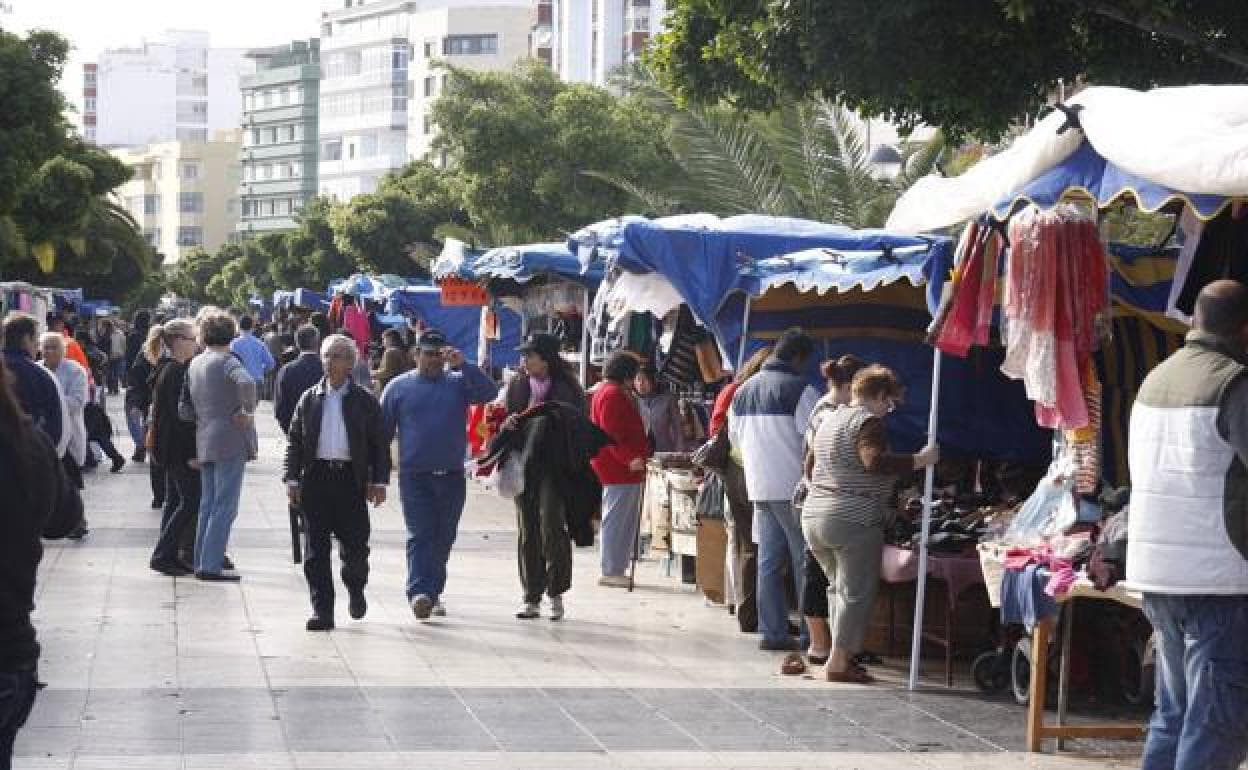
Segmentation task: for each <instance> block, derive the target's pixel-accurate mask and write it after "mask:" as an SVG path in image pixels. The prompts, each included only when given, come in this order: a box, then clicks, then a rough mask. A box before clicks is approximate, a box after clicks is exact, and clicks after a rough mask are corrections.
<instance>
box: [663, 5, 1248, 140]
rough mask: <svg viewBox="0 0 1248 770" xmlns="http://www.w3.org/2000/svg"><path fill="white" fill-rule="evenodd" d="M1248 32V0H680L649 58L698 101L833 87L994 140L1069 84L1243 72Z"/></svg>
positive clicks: (761, 98) (776, 97)
mask: <svg viewBox="0 0 1248 770" xmlns="http://www.w3.org/2000/svg"><path fill="white" fill-rule="evenodd" d="M1246 40H1248V4H1246V3H1243V2H1241V0H1094V1H1092V2H1088V1H1085V0H959V2H948V0H890V1H889V2H886V3H884V2H878V0H805V1H804V2H769V1H765V0H744V1H742V0H679V2H677V3H676V4H675V7H674V8H673V11H672V14H671V15H670V16H669V17H668V22H667V30H666V31H665V32H664V33H662V34H661V35H659V36H658V38H657V43H656V46H655V47H654V49H652V51H651V52H650V54H649V60H650V63H651V64H652V65H653V66H654V68H655V69H656V70H657V72H658V74H659V77H660V79H661V81H662V82H663V83H664V85H665V86H667V87H668V88H670V89H671V90H672V91H673V92H674V93H675V94H676V95H677V96H678V97H679V98H680V99H681V100H683V101H687V102H691V103H700V104H716V103H718V102H720V101H723V100H727V101H729V102H730V103H732V104H734V105H736V106H738V107H743V108H747V109H752V110H761V111H770V110H772V109H775V108H776V107H778V106H779V105H781V104H783V103H785V102H786V101H792V100H797V99H801V98H804V97H807V96H812V95H822V96H824V97H826V98H828V99H832V100H834V101H837V102H839V103H842V104H844V105H846V106H848V107H850V108H852V109H854V110H855V111H858V112H860V113H862V114H865V115H872V116H885V117H888V118H890V119H892V120H895V121H897V122H899V123H900V124H902V125H903V126H914V125H916V124H918V123H920V122H922V123H926V124H928V125H933V126H942V127H943V128H944V129H945V130H946V131H947V132H948V133H949V134H950V135H951V136H953V137H955V138H957V137H960V136H961V135H963V134H965V133H974V134H979V135H982V136H984V137H988V138H995V137H997V136H999V135H1001V134H1002V133H1003V132H1004V131H1005V130H1006V129H1007V128H1008V127H1009V126H1010V124H1011V123H1012V122H1014V121H1016V120H1018V119H1019V118H1020V117H1022V116H1025V115H1028V114H1034V113H1035V112H1036V111H1037V110H1038V109H1040V108H1041V107H1043V106H1044V105H1045V104H1046V102H1047V101H1048V99H1049V97H1050V94H1051V93H1052V91H1053V90H1054V88H1055V87H1056V84H1057V82H1058V81H1059V80H1063V81H1065V82H1067V83H1073V82H1075V81H1076V79H1078V78H1081V77H1086V78H1088V79H1089V80H1091V81H1092V82H1097V83H1105V84H1113V85H1125V86H1133V87H1149V86H1153V85H1173V84H1186V83H1194V82H1207V83H1237V82H1242V81H1243V80H1244V78H1245V76H1246V75H1248V53H1245V48H1244V45H1245V41H1246Z"/></svg>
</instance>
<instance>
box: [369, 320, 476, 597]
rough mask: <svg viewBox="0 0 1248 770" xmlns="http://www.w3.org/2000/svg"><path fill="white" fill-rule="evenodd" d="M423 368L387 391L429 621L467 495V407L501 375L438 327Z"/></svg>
mask: <svg viewBox="0 0 1248 770" xmlns="http://www.w3.org/2000/svg"><path fill="white" fill-rule="evenodd" d="M417 348H418V349H419V356H420V358H419V359H418V362H417V367H416V369H414V370H412V371H410V372H408V373H406V374H403V375H401V376H399V377H396V378H394V379H393V380H391V381H390V384H389V385H387V386H386V390H385V392H384V393H383V394H382V396H381V405H382V411H383V413H384V415H385V424H386V434H385V435H386V443H387V444H389V442H390V440H391V439H392V438H393V436H394V435H395V432H396V430H397V432H398V436H399V495H400V498H401V500H402V503H403V518H404V520H405V521H406V522H407V532H408V538H407V598H408V602H409V603H410V604H411V607H412V614H414V615H415V616H416V617H417V618H418V619H420V620H425V619H427V618H428V617H429V616H430V615H431V614H435V613H436V614H438V615H443V614H445V612H446V610H445V606H444V605H442V604H441V598H442V592H443V591H444V590H445V589H446V564H447V561H448V560H449V559H450V556H451V546H453V545H454V544H455V536H456V534H457V533H458V531H459V518H460V516H461V515H463V512H464V500H465V498H466V496H467V494H468V488H467V482H466V481H465V479H464V460H465V456H466V453H467V451H468V407H469V406H471V405H472V404H484V403H488V402H489V401H492V400H493V399H494V396H495V395H496V394H497V392H498V388H497V386H496V385H495V384H494V381H493V380H491V379H490V378H489V376H488V375H486V373H485V372H483V371H481V369H479V368H478V367H476V366H475V365H473V364H470V363H468V362H466V361H465V360H464V354H463V353H461V352H459V351H458V350H455V349H454V348H451V347H449V346H448V345H447V341H446V337H444V336H443V335H442V333H441V332H439V331H434V330H430V331H426V332H425V333H423V334H422V335H420V341H419V343H418V344H417Z"/></svg>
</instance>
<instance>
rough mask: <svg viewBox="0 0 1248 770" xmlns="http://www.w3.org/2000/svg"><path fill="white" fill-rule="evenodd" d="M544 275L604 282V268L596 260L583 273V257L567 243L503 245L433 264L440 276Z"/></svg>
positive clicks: (519, 278)
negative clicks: (458, 258)
mask: <svg viewBox="0 0 1248 770" xmlns="http://www.w3.org/2000/svg"><path fill="white" fill-rule="evenodd" d="M541 275H547V276H556V277H558V278H562V279H564V280H568V281H574V282H576V283H580V284H584V285H588V286H591V287H593V286H597V285H598V284H600V283H602V276H603V268H602V265H601V264H595V265H591V266H590V268H589V270H588V271H586V272H584V273H582V272H581V263H580V261H578V260H577V258H576V255H575V254H573V253H572V252H571V251H569V250H568V246H567V244H566V243H530V244H525V245H522V246H502V247H499V248H496V249H490V250H489V251H487V252H485V253H484V254H480V255H477V256H472V255H469V256H467V257H465V259H464V260H463V261H462V262H459V261H457V260H450V259H447V260H439V261H438V262H437V263H435V264H434V277H435V278H437V279H442V278H447V277H450V276H458V277H460V278H465V279H468V280H479V281H490V280H508V281H515V282H516V283H521V284H523V283H528V282H529V281H532V280H533V279H534V278H537V277H538V276H541Z"/></svg>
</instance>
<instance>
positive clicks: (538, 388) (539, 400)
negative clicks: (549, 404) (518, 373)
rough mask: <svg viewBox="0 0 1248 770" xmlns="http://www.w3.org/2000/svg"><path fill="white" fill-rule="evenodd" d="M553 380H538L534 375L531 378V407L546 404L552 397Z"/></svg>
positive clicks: (547, 378)
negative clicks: (549, 397) (547, 399)
mask: <svg viewBox="0 0 1248 770" xmlns="http://www.w3.org/2000/svg"><path fill="white" fill-rule="evenodd" d="M550 385H551V379H550V378H549V377H546V378H544V379H538V378H537V377H534V376H532V375H530V376H529V406H530V407H534V406H538V405H540V404H544V403H546V398H547V397H548V396H550Z"/></svg>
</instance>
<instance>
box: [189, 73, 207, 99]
mask: <svg viewBox="0 0 1248 770" xmlns="http://www.w3.org/2000/svg"><path fill="white" fill-rule="evenodd" d="M191 93H193V94H195V95H196V96H207V95H208V76H207V75H194V76H192V77H191Z"/></svg>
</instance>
